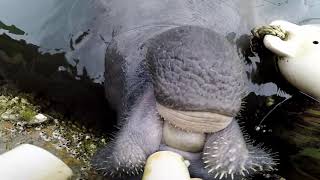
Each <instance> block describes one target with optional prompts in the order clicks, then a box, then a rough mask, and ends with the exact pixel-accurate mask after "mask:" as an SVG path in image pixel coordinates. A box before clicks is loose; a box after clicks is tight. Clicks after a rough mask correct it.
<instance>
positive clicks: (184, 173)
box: [142, 151, 198, 180]
mask: <svg viewBox="0 0 320 180" xmlns="http://www.w3.org/2000/svg"><path fill="white" fill-rule="evenodd" d="M189 165H190V163H189V161H187V160H185V159H184V158H183V157H182V156H181V155H180V154H177V153H174V152H171V151H159V152H156V153H154V154H152V155H151V156H149V158H148V159H147V163H146V166H145V168H144V173H143V178H142V180H190V174H189V170H188V166H189ZM196 179H198V178H196ZM192 180H193V179H192Z"/></svg>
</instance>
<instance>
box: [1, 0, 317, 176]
mask: <svg viewBox="0 0 320 180" xmlns="http://www.w3.org/2000/svg"><path fill="white" fill-rule="evenodd" d="M113 1H115V0H109V1H107V0H46V1H43V0H28V1H21V0H1V1H0V34H2V35H1V36H0V60H1V61H0V63H1V68H0V76H2V78H3V77H9V78H10V79H14V80H15V81H17V82H19V83H20V86H21V87H22V88H25V89H27V90H38V91H39V92H40V93H43V95H45V96H50V97H54V98H53V99H55V100H56V101H58V102H63V101H64V100H66V99H69V101H70V102H73V103H70V104H69V105H70V106H79V108H80V106H81V105H83V106H85V104H87V103H88V102H89V103H91V104H96V106H92V108H91V110H92V111H93V112H96V113H98V112H100V111H101V112H103V111H104V109H103V108H101V107H98V106H99V105H101V104H103V103H105V102H101V101H100V100H98V99H99V98H103V89H102V86H100V85H98V84H93V83H92V82H96V83H101V82H103V72H104V54H105V50H106V48H107V45H108V43H109V41H110V39H111V38H112V34H111V33H110V32H111V30H112V27H110V26H109V25H110V24H108V22H106V21H107V17H108V16H109V14H108V13H110V9H112V7H108V5H107V4H108V3H109V2H113ZM132 2H135V1H132ZM190 2H191V1H190ZM232 2H233V1H232V0H229V1H228V0H227V1H225V2H224V3H229V4H232ZM237 2H239V3H237V6H238V7H237V8H238V12H239V14H241V16H242V17H243V18H244V21H243V22H244V29H241V30H239V32H235V34H237V36H236V37H237V38H238V39H237V40H236V44H237V45H238V46H239V52H240V53H241V54H242V56H243V59H244V61H246V63H247V72H248V75H249V77H250V80H251V84H250V86H251V91H252V93H250V94H249V95H248V97H247V99H246V101H247V102H248V103H247V110H246V112H244V113H243V114H242V118H243V121H244V122H245V124H246V126H247V127H250V128H248V133H249V134H250V135H251V136H254V137H256V139H258V140H261V141H264V142H266V143H267V144H270V145H271V146H273V148H274V149H276V150H277V151H280V155H281V158H282V157H287V158H284V159H285V160H284V162H285V163H284V164H286V165H287V164H288V163H287V162H292V159H293V160H294V162H295V163H291V166H293V167H294V169H295V170H296V171H295V172H293V171H292V172H290V171H291V170H292V168H291V169H290V168H289V167H288V168H287V167H284V166H285V165H282V166H280V174H281V173H282V174H284V176H285V177H290V179H294V178H291V176H295V175H296V174H299V173H300V174H306V173H307V174H308V173H309V172H311V175H310V174H308V175H307V176H308V177H312V176H313V177H316V178H320V175H319V169H311V170H310V168H309V169H308V168H306V167H305V168H302V169H301V167H298V166H296V164H297V162H303V163H306V164H307V163H308V162H313V159H312V158H315V157H313V156H312V155H313V154H312V153H311V155H310V152H315V151H317V150H318V151H319V148H320V142H319V139H317V138H316V139H312V138H314V137H315V134H317V133H319V132H317V130H319V129H317V127H319V123H318V121H312V122H311V121H309V119H310V118H309V116H308V118H306V116H299V117H296V118H292V116H290V118H291V119H290V118H288V116H285V114H288V112H289V113H290V112H291V113H292V112H295V113H297V112H299V110H300V111H301V112H303V113H305V114H308V113H306V112H310V109H311V110H312V109H317V108H316V106H317V103H313V104H312V103H311V104H312V105H310V104H308V105H305V104H304V103H303V102H305V101H307V100H306V99H307V98H306V97H303V98H302V97H301V96H300V95H298V94H299V93H298V92H297V91H296V89H294V88H293V87H291V86H290V85H289V84H287V83H286V82H285V81H284V80H283V79H282V78H281V76H280V75H279V74H278V72H277V69H276V67H275V65H274V61H272V59H274V57H273V56H272V55H271V54H270V53H268V52H266V51H265V49H263V48H261V49H258V50H257V52H256V53H253V52H251V49H250V48H249V45H250V44H249V42H250V37H249V36H248V35H249V32H250V29H251V28H253V27H254V26H257V25H262V24H267V23H269V22H270V21H272V20H275V19H285V20H288V21H292V22H294V23H298V24H320V1H319V0H239V1H237ZM109 4H111V3H109ZM130 4H131V7H130V8H134V7H136V5H135V4H134V3H133V4H132V3H130ZM178 7H179V6H177V8H178ZM177 11H178V10H177ZM133 12H134V11H133ZM245 24H246V25H245ZM132 28H133V27H132ZM4 34H7V35H8V36H7V35H4ZM11 38H12V39H11ZM15 40H17V41H15ZM19 40H23V41H20V42H18V41H19ZM3 43H4V44H3ZM30 52H31V53H30ZM8 59H11V60H10V63H11V64H8V63H6V60H8ZM12 59H13V60H12ZM12 62H14V63H15V64H12ZM17 67H18V68H17ZM17 70H19V71H18V73H13V72H17ZM17 79H18V80H17ZM26 79H29V81H27V80H26ZM83 84H85V85H83ZM30 86H31V87H32V88H29V87H30ZM92 92H98V93H96V94H98V95H92ZM291 96H293V97H299V98H298V100H295V99H296V98H291V99H289V98H290V97H291ZM76 97H78V98H76ZM79 97H81V98H79ZM92 99H94V100H92ZM301 99H302V100H301ZM97 101H99V103H97ZM282 102H284V103H283V104H281V105H279V106H277V104H279V103H282ZM288 103H289V104H298V107H294V108H293V107H290V106H289V107H287V106H288V105H286V104H288ZM79 104H80V105H79ZM276 106H277V108H275V107H276ZM292 106H293V105H292ZM284 107H285V108H284ZM299 107H300V109H299ZM302 107H303V108H304V109H301V108H302ZM286 108H287V109H286ZM67 109H68V108H67ZM80 109H81V108H80ZM273 109H275V110H273ZM278 109H280V110H278ZM281 109H285V110H281ZM73 110H74V109H72V108H71V110H70V108H69V111H73ZM78 110H79V109H78ZM91 110H90V111H91ZM75 111H76V110H75ZM270 111H272V113H269V112H270ZM279 111H281V113H280V112H279ZM312 112H313V115H312V118H315V117H317V116H316V114H317V113H318V112H317V111H316V112H315V111H312ZM68 113H69V114H70V112H68ZM268 113H269V114H268ZM303 113H302V114H303ZM71 114H72V113H71ZM93 114H94V113H93ZM300 115H301V113H300ZM78 116H82V114H81V113H80V114H79V115H78ZM103 117H105V116H103ZM279 117H281V118H279ZM312 118H311V119H312ZM98 119H99V118H98ZM293 119H295V120H293ZM296 119H298V120H296ZM306 119H307V120H308V121H304V120H306ZM262 120H263V122H262V123H261V121H262ZM283 121H287V122H290V123H289V124H288V123H287V124H285V125H284V124H283V123H284V122H283ZM310 122H311V123H310ZM317 123H318V124H317ZM275 124H276V125H277V127H276V126H275ZM290 125H291V126H290ZM298 126H304V127H305V128H314V129H312V132H314V133H309V132H306V134H308V133H309V136H306V135H303V136H299V135H297V133H298V132H296V131H299V132H301V131H303V130H301V129H299V128H298ZM312 126H315V127H312ZM281 128H282V129H281ZM279 132H281V133H279ZM281 134H282V135H283V137H285V139H286V141H287V142H288V141H289V140H288V139H290V138H289V137H294V138H293V139H294V140H292V141H290V142H289V144H290V147H294V149H295V150H296V151H297V152H298V153H297V152H291V151H290V153H291V155H290V156H289V155H288V154H290V153H289V151H288V154H286V150H287V149H286V148H284V147H283V146H281V143H279V142H282V141H280V140H279V137H278V136H281ZM300 134H301V133H300ZM317 135H319V134H317ZM297 137H299V138H298V140H297ZM274 138H276V139H278V141H276V140H274ZM310 138H311V140H310ZM301 139H302V140H301ZM273 140H274V141H273ZM304 140H306V141H307V140H310V143H307V144H305V143H302V142H303V141H304ZM312 140H313V141H312ZM308 142H309V141H308ZM277 143H278V144H277ZM302 145H303V146H308V148H309V149H303V148H302V147H303V146H302ZM279 147H280V148H279ZM288 147H289V146H288ZM315 153H316V152H315ZM318 154H319V152H318ZM310 156H311V158H310ZM297 157H299V158H298V159H297ZM301 157H307V159H308V158H309V159H311V160H310V161H306V159H303V158H301ZM319 161H320V160H319ZM316 165H319V164H316V162H315V164H314V166H316ZM287 169H289V170H287ZM288 172H289V173H288ZM297 172H299V173H297ZM290 173H291V175H290ZM296 177H298V176H296ZM300 179H301V178H300ZM311 179H312V178H311Z"/></svg>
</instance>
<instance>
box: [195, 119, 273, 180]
mask: <svg viewBox="0 0 320 180" xmlns="http://www.w3.org/2000/svg"><path fill="white" fill-rule="evenodd" d="M270 154H271V153H270V152H265V150H264V149H263V148H261V147H255V146H253V145H252V144H251V143H250V142H249V140H248V139H247V138H246V137H243V135H242V132H241V129H240V127H239V125H238V123H237V122H236V121H235V120H233V122H232V123H231V124H230V125H229V126H228V127H227V128H225V129H224V130H221V131H219V132H216V133H213V134H210V135H209V136H208V138H207V141H206V144H205V147H204V150H203V157H202V159H203V165H204V168H205V169H206V172H207V173H208V174H209V177H211V178H221V179H222V178H227V179H230V178H231V179H238V178H241V177H245V176H249V175H252V174H255V173H257V172H259V171H260V172H262V171H271V170H273V166H274V165H275V164H276V163H275V162H274V160H273V158H272V156H271V155H270ZM201 172H203V170H201Z"/></svg>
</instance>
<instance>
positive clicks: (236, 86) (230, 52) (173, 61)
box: [146, 26, 246, 116]
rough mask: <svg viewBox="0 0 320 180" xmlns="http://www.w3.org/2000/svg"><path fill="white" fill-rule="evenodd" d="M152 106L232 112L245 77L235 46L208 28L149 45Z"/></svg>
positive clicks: (166, 35) (173, 33) (164, 36)
mask: <svg viewBox="0 0 320 180" xmlns="http://www.w3.org/2000/svg"><path fill="white" fill-rule="evenodd" d="M149 42H150V46H149V48H148V52H147V55H146V58H147V60H148V63H149V64H150V72H151V74H152V79H153V82H154V83H153V85H154V90H155V96H156V99H157V102H159V103H160V104H162V105H165V106H166V107H169V108H173V109H177V110H188V111H207V112H215V113H220V114H224V115H228V116H234V115H236V114H237V113H238V111H239V109H240V106H241V99H242V97H243V95H244V93H245V91H246V86H245V83H246V77H245V74H244V70H243V64H242V63H241V61H240V59H239V56H238V54H237V53H236V51H235V47H233V45H231V44H230V43H229V42H228V41H227V40H226V38H225V37H223V36H222V35H219V34H218V33H216V32H213V31H211V30H209V29H205V28H201V27H195V26H182V27H178V28H174V29H171V30H168V31H166V32H163V33H161V34H159V35H157V36H156V37H154V38H152V39H151V40H150V41H149Z"/></svg>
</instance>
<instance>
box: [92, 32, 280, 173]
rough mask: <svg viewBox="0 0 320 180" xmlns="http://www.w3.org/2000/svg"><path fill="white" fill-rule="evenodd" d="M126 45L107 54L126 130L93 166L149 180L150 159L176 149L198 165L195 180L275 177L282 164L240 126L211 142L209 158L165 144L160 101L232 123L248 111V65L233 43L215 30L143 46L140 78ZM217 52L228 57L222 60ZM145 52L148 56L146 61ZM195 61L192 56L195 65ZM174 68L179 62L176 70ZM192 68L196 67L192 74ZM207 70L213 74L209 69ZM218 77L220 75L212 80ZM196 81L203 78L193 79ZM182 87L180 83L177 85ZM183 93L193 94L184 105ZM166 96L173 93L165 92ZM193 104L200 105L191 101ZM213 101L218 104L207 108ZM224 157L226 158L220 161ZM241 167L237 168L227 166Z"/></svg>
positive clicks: (111, 89)
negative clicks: (257, 175)
mask: <svg viewBox="0 0 320 180" xmlns="http://www.w3.org/2000/svg"><path fill="white" fill-rule="evenodd" d="M181 31H183V32H181ZM199 34H200V35H199ZM160 40H162V41H163V43H161V41H160ZM118 42H119V40H118V41H114V42H113V43H112V44H111V45H110V46H109V48H108V50H107V54H106V69H107V70H108V71H106V73H105V77H106V96H107V98H108V99H109V101H110V103H111V104H112V105H113V107H115V108H116V109H117V110H118V112H119V117H118V118H119V120H120V122H121V123H120V127H121V129H120V131H119V133H118V134H117V135H116V137H115V139H114V141H113V143H111V144H110V145H109V146H107V147H106V148H105V149H104V150H101V151H100V153H98V154H97V156H96V158H95V159H94V161H93V165H94V166H95V167H97V169H99V170H101V171H102V172H103V173H104V174H105V175H106V176H113V177H124V179H128V177H134V176H136V174H139V175H141V172H142V170H143V165H144V163H145V161H146V158H147V157H148V156H149V155H151V154H152V153H154V152H156V151H157V150H160V149H168V148H169V149H170V150H172V151H176V152H179V153H181V154H182V155H184V156H185V157H186V158H187V159H189V160H191V161H192V162H193V163H192V165H191V167H190V171H191V174H192V175H195V177H200V178H204V179H210V178H214V177H215V176H217V174H218V173H219V174H218V175H219V177H220V176H222V178H225V177H226V178H231V177H233V178H240V177H242V176H247V175H248V174H253V173H255V172H259V171H268V170H271V169H272V166H273V165H274V162H273V160H272V158H271V156H269V155H268V154H267V153H265V152H264V151H263V150H261V149H259V148H254V147H253V146H252V145H251V144H250V143H246V140H245V139H244V138H243V135H242V133H241V130H240V128H239V126H238V125H237V123H236V122H235V121H234V122H233V123H232V124H231V125H230V126H228V127H227V128H226V129H225V130H222V131H220V132H217V133H212V134H208V136H207V140H206V144H205V147H204V151H203V153H205V154H201V153H200V154H199V153H190V152H181V151H179V150H175V149H174V148H170V147H167V148H166V146H165V145H162V144H161V138H162V136H161V135H162V134H161V133H162V126H163V125H162V121H161V120H160V117H159V115H158V114H157V110H156V105H155V103H156V99H157V101H161V102H162V103H163V104H165V105H169V106H170V105H171V107H177V108H179V109H187V110H192V109H196V110H198V111H201V110H204V111H208V110H210V111H215V112H220V113H223V114H229V115H232V116H235V115H236V114H237V111H239V110H240V104H241V98H242V97H243V96H244V95H245V94H244V92H246V85H247V83H246V80H245V76H244V71H242V70H241V69H242V68H241V66H243V64H242V62H241V61H240V59H239V58H237V56H235V54H234V53H233V52H230V51H231V50H230V49H232V45H230V43H229V42H227V40H226V39H225V38H223V37H222V36H221V35H219V34H217V33H215V32H212V31H210V30H208V29H205V28H199V27H195V26H182V27H178V28H174V29H171V30H166V31H164V32H162V33H160V34H159V35H155V36H154V37H153V38H150V41H147V42H146V43H144V44H142V46H141V48H140V49H141V52H140V53H139V54H138V55H137V54H135V56H130V57H134V58H142V59H143V60H141V61H140V64H138V65H136V66H134V67H135V69H134V70H132V69H131V68H130V66H128V65H130V63H132V62H133V60H134V58H133V59H131V58H130V59H126V58H128V56H127V57H126V56H124V55H123V54H122V53H121V51H118V48H119V45H118ZM155 42H157V43H155ZM215 43H217V44H219V46H218V45H217V44H215ZM203 44H204V45H203ZM191 47H193V48H191ZM200 48H206V49H207V50H203V49H200ZM120 49H121V48H120ZM155 49H156V51H155ZM184 49H186V50H188V51H184ZM216 49H217V50H218V51H223V52H216ZM169 50H170V51H169ZM198 51H201V52H202V53H198ZM142 52H145V55H144V54H143V53H142ZM225 52H227V53H225ZM189 53H190V54H192V58H190V56H189V55H190V54H189ZM133 54H134V53H133ZM179 56H180V57H179ZM203 56H204V57H203ZM125 57H126V58H125ZM171 57H177V59H178V61H179V63H175V58H171ZM221 61H223V62H221ZM168 62H172V64H171V65H170V66H169V67H168V66H167V64H168ZM188 63H190V64H192V65H190V66H187V67H186V66H185V65H186V64H188ZM202 63H203V65H202V66H201V65H200V64H202ZM206 63H207V64H208V66H207V67H206V66H204V64H206ZM233 66H234V67H233ZM235 67H236V68H235ZM184 68H187V69H184ZM212 70H213V71H212ZM208 71H209V72H208ZM158 72H161V73H158ZM177 72H178V73H177ZM211 72H214V73H215V74H214V75H210V73H211ZM128 74H130V75H131V76H128ZM193 74H194V75H196V76H197V78H190V77H193ZM205 75H208V76H209V77H207V76H205ZM176 76H179V77H178V78H177V77H176ZM206 78H207V79H208V83H207V84H208V85H206V87H207V89H202V88H201V87H202V85H203V84H202V83H203V82H205V80H203V79H206ZM178 80H179V83H174V82H175V81H178ZM188 83H191V84H195V85H196V86H195V87H197V88H193V87H190V84H188ZM159 85H160V86H161V87H160V88H159ZM217 87H218V88H217ZM177 88H178V90H177ZM179 88H181V89H184V90H185V92H184V95H185V96H186V97H187V98H185V99H184V98H183V96H182V95H181V93H180V90H179ZM189 88H190V90H189ZM163 89H165V90H167V91H166V92H164V90H163ZM175 89H176V90H175ZM234 89H236V91H234ZM199 91H201V93H199ZM226 92H228V93H227V94H226ZM164 95H165V96H164ZM220 96H225V97H224V98H221V97H220ZM197 97H198V98H197ZM205 97H207V98H205ZM163 98H164V100H163ZM166 98H170V100H168V99H166ZM189 98H193V99H194V100H193V101H189V100H188V99H189ZM210 98H212V99H211V101H212V102H211V101H207V99H210ZM215 98H216V99H215ZM204 100H205V101H204ZM203 101H204V102H203ZM167 102H169V103H167ZM215 143H217V144H215ZM213 145H216V146H213ZM210 147H214V148H210ZM208 148H209V149H208ZM217 150H221V151H219V152H218V153H217ZM230 150H231V151H232V152H231V151H230ZM230 152H231V153H230ZM206 157H209V158H206ZM202 158H204V159H202ZM233 159H235V161H232V163H227V164H226V162H229V161H230V160H233ZM205 166H206V167H205ZM213 167H214V169H213V170H212V168H213ZM217 167H218V168H217ZM260 167H261V168H260ZM216 168H217V169H216ZM230 169H231V171H230ZM249 169H250V170H249ZM213 172H214V173H213Z"/></svg>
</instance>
